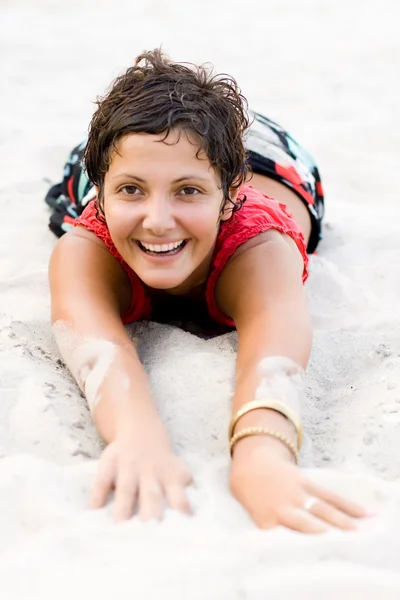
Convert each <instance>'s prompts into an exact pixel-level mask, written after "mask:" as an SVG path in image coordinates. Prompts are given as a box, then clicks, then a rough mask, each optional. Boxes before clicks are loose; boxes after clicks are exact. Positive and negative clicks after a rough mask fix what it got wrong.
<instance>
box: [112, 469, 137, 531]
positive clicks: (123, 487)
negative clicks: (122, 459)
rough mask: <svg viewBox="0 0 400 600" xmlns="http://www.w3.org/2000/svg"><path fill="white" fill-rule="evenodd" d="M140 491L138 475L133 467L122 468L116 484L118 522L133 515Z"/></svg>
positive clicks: (115, 508) (115, 514)
mask: <svg viewBox="0 0 400 600" xmlns="http://www.w3.org/2000/svg"><path fill="white" fill-rule="evenodd" d="M137 492H138V477H137V475H135V473H134V472H133V470H132V468H130V467H124V468H122V469H121V470H120V471H119V473H118V477H117V482H116V486H115V504H114V518H115V520H116V521H117V522H120V521H126V520H127V519H130V518H131V516H132V515H133V511H134V509H135V504H136V499H137Z"/></svg>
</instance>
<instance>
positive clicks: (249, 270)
mask: <svg viewBox="0 0 400 600" xmlns="http://www.w3.org/2000/svg"><path fill="white" fill-rule="evenodd" d="M303 272H304V260H303V257H302V255H301V252H300V250H299V248H298V246H297V244H296V242H295V241H294V240H293V238H291V237H290V236H289V235H286V234H282V233H280V232H279V231H277V230H275V229H271V230H269V231H266V232H263V233H260V234H259V235H257V236H255V237H253V238H252V239H250V240H248V241H247V242H245V243H244V244H242V245H241V246H240V247H239V248H238V249H237V250H236V252H235V253H234V254H233V256H232V257H231V258H230V260H229V261H228V263H227V265H226V266H225V269H224V271H223V272H222V274H221V276H220V277H219V279H218V282H217V285H216V292H215V293H216V300H217V303H218V306H219V307H220V309H221V310H222V311H223V312H224V313H225V314H227V315H229V316H231V317H234V316H236V315H237V314H238V312H239V311H241V310H242V308H244V307H246V310H248V309H249V308H250V306H251V305H254V306H253V308H254V311H256V310H260V309H261V307H262V305H266V304H268V303H271V302H274V301H275V300H276V299H277V298H278V297H279V298H280V301H281V300H282V298H283V297H285V298H287V297H289V296H293V297H294V296H298V295H301V294H303V282H302V276H303Z"/></svg>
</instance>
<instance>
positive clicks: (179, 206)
mask: <svg viewBox="0 0 400 600" xmlns="http://www.w3.org/2000/svg"><path fill="white" fill-rule="evenodd" d="M163 137H164V136H163V135H150V134H146V133H133V134H128V135H126V136H124V137H123V138H122V139H121V140H120V142H119V144H118V152H115V153H114V155H113V157H112V161H111V165H110V168H109V170H108V172H107V173H106V176H105V179H104V213H105V217H106V221H107V225H108V228H109V231H110V235H111V238H112V240H113V242H114V244H115V247H116V248H117V250H118V252H119V253H120V254H121V256H122V258H123V259H124V260H125V261H126V263H127V264H128V265H129V266H130V267H131V268H132V269H133V271H134V272H135V273H136V274H137V275H138V276H139V277H140V279H141V280H142V281H143V282H144V283H145V284H146V285H148V286H149V287H152V288H156V289H163V290H168V291H169V292H171V293H177V294H178V293H185V292H186V291H189V290H190V289H191V288H193V287H194V286H196V285H198V284H199V283H201V282H202V281H204V280H205V279H206V277H207V274H208V269H209V265H210V260H211V257H212V253H213V249H214V245H215V241H216V238H217V234H218V229H219V221H220V220H221V219H222V220H226V219H227V218H229V217H230V215H231V210H230V208H229V207H231V204H230V203H229V202H228V203H226V204H225V207H224V209H225V212H224V214H223V216H222V217H220V211H221V206H222V202H223V193H222V189H221V183H220V180H219V177H218V175H217V173H216V172H215V171H214V169H213V168H212V167H211V165H210V162H209V160H208V158H207V156H206V155H205V153H204V152H203V151H202V150H201V149H200V147H199V145H198V142H196V141H195V137H194V136H192V135H191V134H189V133H187V132H185V131H178V130H173V131H171V132H170V134H169V135H168V137H167V138H166V139H165V141H164V142H162V141H161V140H162V139H163ZM231 192H232V194H231V198H232V200H233V201H235V200H236V198H237V190H231Z"/></svg>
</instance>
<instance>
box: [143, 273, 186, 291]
mask: <svg viewBox="0 0 400 600" xmlns="http://www.w3.org/2000/svg"><path fill="white" fill-rule="evenodd" d="M137 275H138V276H139V277H140V279H141V280H142V281H143V283H145V284H146V285H147V286H149V287H151V288H154V289H156V290H171V289H174V288H177V287H178V286H180V285H182V284H183V283H184V282H185V280H186V278H183V279H182V277H166V276H163V277H154V276H153V277H152V276H151V275H150V276H146V275H145V274H143V275H144V276H143V277H142V276H141V275H140V273H137Z"/></svg>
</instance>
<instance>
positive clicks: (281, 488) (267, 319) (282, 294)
mask: <svg viewBox="0 0 400 600" xmlns="http://www.w3.org/2000/svg"><path fill="white" fill-rule="evenodd" d="M303 267H304V265H303V259H302V257H301V255H300V252H299V250H298V249H297V246H296V244H295V242H294V241H293V240H292V239H291V238H290V237H288V236H286V235H283V234H281V233H279V232H277V231H274V230H273V231H269V232H266V233H263V234H260V235H259V236H257V237H256V238H253V240H250V243H246V244H244V245H243V246H242V247H240V248H239V251H237V253H236V254H235V255H234V256H233V258H232V259H231V261H230V263H229V264H228V265H227V267H226V269H225V271H224V272H223V274H222V275H221V277H220V279H219V281H218V284H217V288H216V293H217V302H218V304H219V306H220V308H221V310H222V311H224V312H225V313H226V314H227V315H228V316H230V317H231V318H233V319H234V321H235V324H236V327H237V331H238V356H237V371H236V389H235V393H234V399H233V414H236V412H237V411H238V410H239V409H240V408H241V407H242V406H243V405H245V404H246V403H248V402H250V401H253V400H255V399H263V398H264V399H271V398H272V399H276V400H278V401H280V402H283V403H284V404H286V405H287V406H288V407H289V408H290V409H291V410H292V411H294V412H295V413H297V416H298V417H299V416H300V408H301V406H300V405H301V397H302V392H303V389H302V376H301V375H302V371H303V369H305V367H306V365H307V362H308V358H309V355H310V350H311V342H312V330H311V320H310V316H309V312H308V307H307V301H306V296H305V291H304V286H303V284H302V273H303ZM248 427H262V428H265V429H269V430H273V431H275V432H277V433H279V434H281V435H282V436H283V437H285V438H286V439H287V440H289V442H290V443H292V444H294V445H297V442H298V439H297V438H298V436H297V433H296V429H295V427H294V426H293V423H292V421H291V420H290V419H288V418H286V417H285V416H283V415H282V414H280V413H279V412H277V411H275V410H270V409H265V408H261V409H257V410H253V411H251V412H248V413H247V414H245V415H244V416H242V417H241V418H240V420H239V421H238V424H237V425H236V429H235V431H238V430H242V429H244V428H248ZM231 489H232V492H233V493H234V495H235V496H236V497H237V499H238V500H239V501H240V502H241V503H242V504H243V506H244V507H245V508H246V509H247V510H248V511H249V513H250V515H251V516H252V518H253V519H254V521H255V522H256V523H257V524H258V525H259V526H261V527H265V528H267V527H273V526H275V525H278V524H283V525H286V526H287V527H291V528H293V529H297V530H299V531H304V532H308V533H317V532H320V531H324V530H325V528H326V523H329V524H331V525H334V526H337V527H340V528H342V529H351V528H353V527H354V524H353V522H352V521H351V519H350V518H349V516H353V517H360V516H365V513H364V511H363V510H362V508H361V507H358V506H355V505H354V504H352V503H350V502H348V501H347V500H345V499H343V498H339V497H337V496H335V495H334V494H332V493H331V492H329V491H328V490H324V489H321V488H319V487H318V486H316V485H315V484H313V483H312V482H311V481H309V480H308V479H307V478H306V477H305V476H304V475H303V473H302V472H301V470H300V469H298V468H297V467H296V466H295V465H294V463H293V453H292V452H291V450H290V449H289V446H288V445H287V444H286V443H283V442H282V441H281V440H279V439H277V438H276V437H274V436H273V435H268V434H265V432H264V433H263V434H261V435H254V436H248V437H244V438H243V439H241V440H240V441H239V442H238V443H237V444H236V445H235V447H234V450H233V459H232V468H231ZM315 498H317V499H318V501H314V499H315ZM310 499H311V500H312V501H310ZM309 505H311V506H312V510H313V515H314V516H317V517H318V518H319V519H320V521H319V522H318V521H317V520H316V519H312V518H310V514H309V512H307V510H306V509H305V507H308V506H309ZM323 523H325V525H324V524H323Z"/></svg>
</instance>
